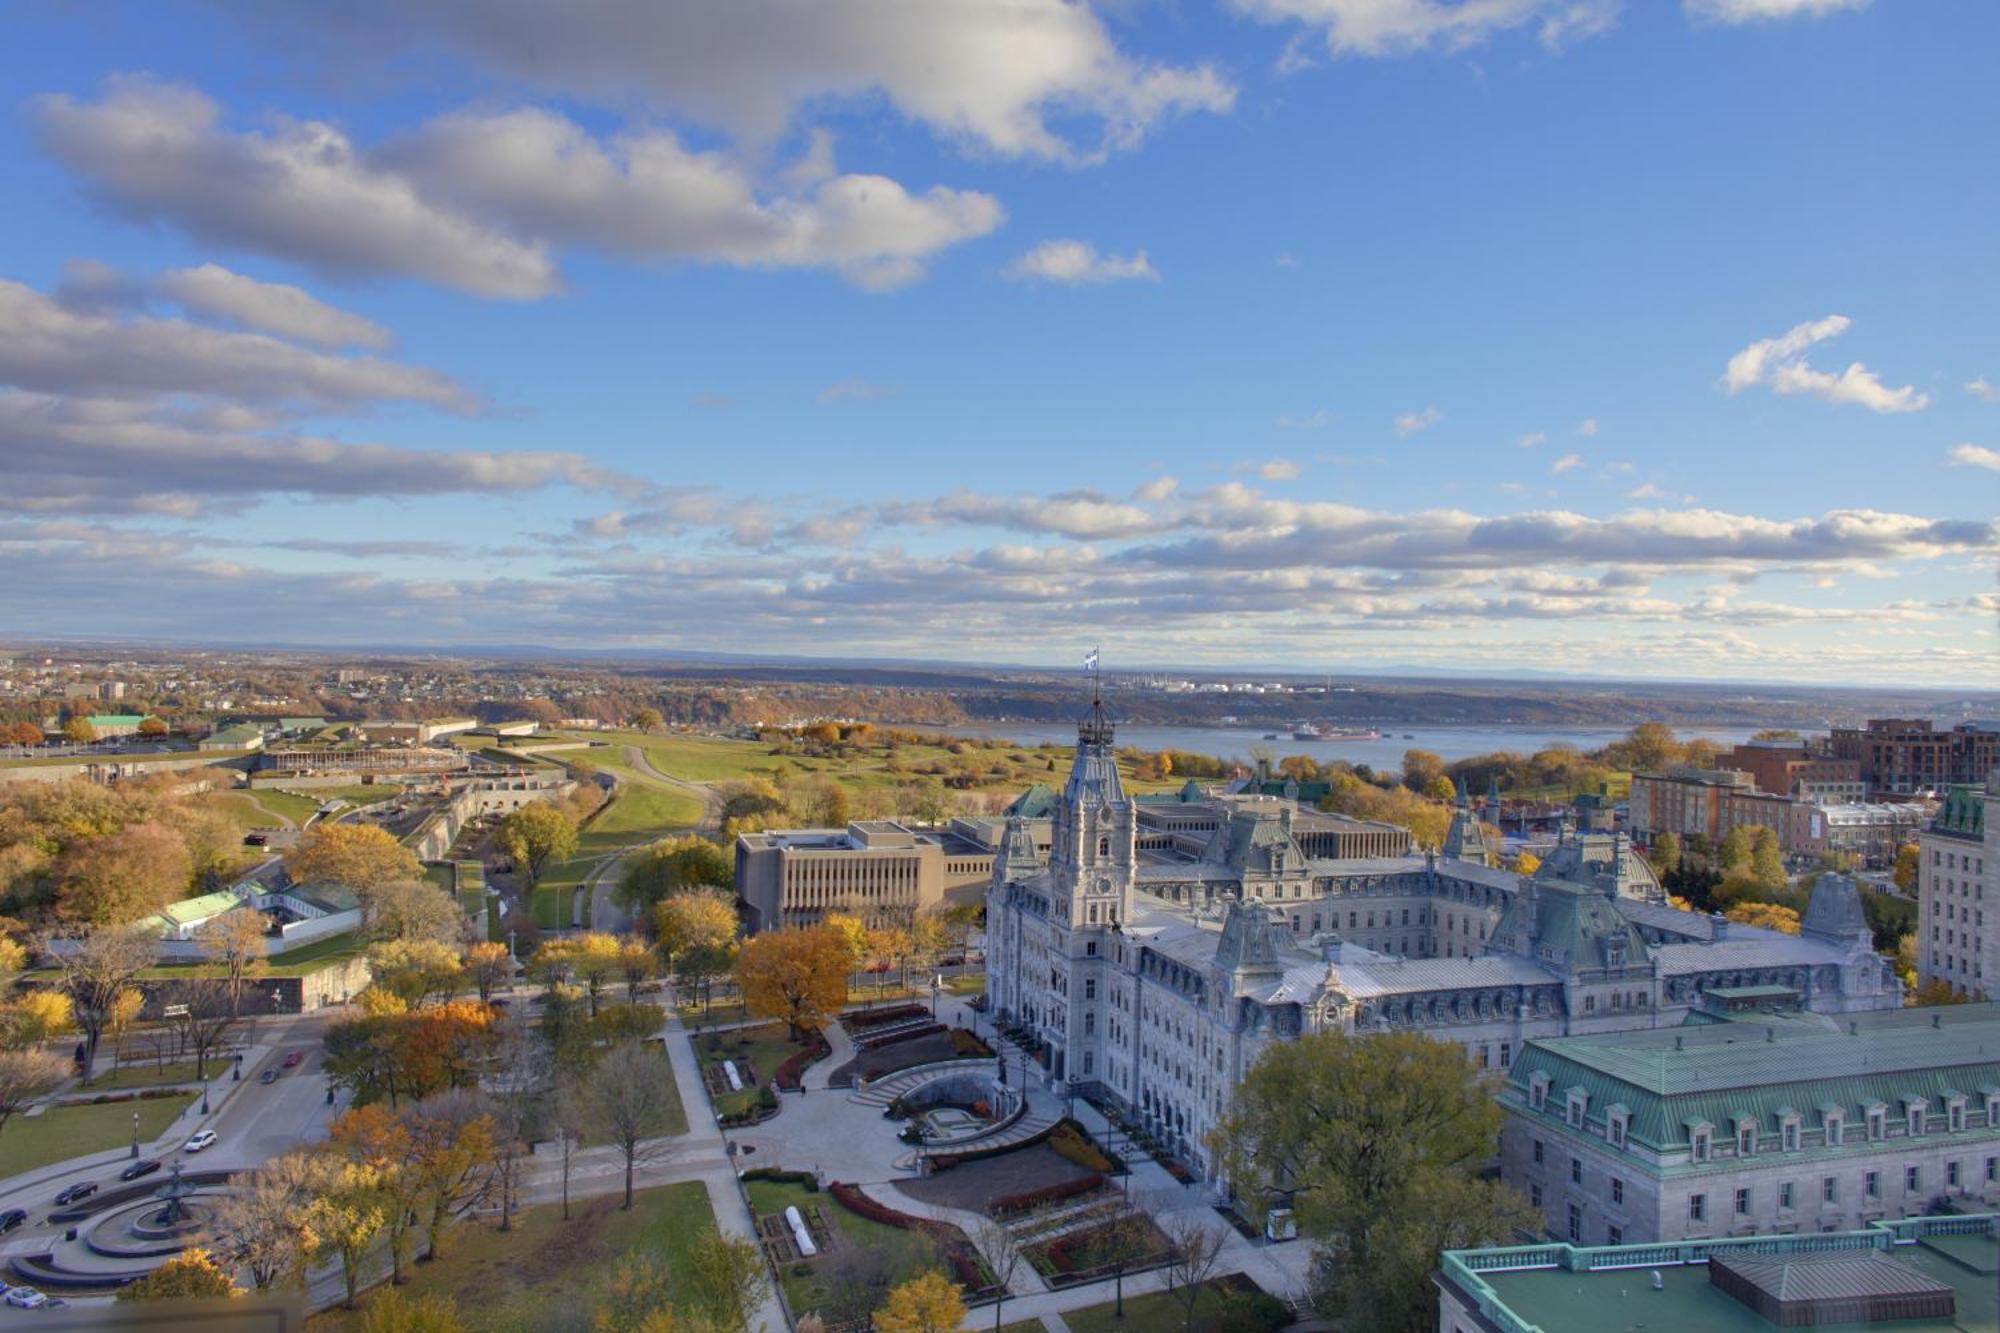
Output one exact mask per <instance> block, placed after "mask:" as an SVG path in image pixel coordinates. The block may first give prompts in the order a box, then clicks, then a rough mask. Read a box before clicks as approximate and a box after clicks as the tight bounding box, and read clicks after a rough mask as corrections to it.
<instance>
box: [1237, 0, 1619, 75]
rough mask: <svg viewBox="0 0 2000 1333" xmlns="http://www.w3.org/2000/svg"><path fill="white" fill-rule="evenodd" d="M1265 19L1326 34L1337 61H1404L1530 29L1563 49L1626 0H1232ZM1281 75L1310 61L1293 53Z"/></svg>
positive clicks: (1605, 25) (1607, 21)
mask: <svg viewBox="0 0 2000 1333" xmlns="http://www.w3.org/2000/svg"><path fill="white" fill-rule="evenodd" d="M1233 3H1234V5H1235V7H1236V8H1237V9H1239V10H1241V11H1243V12H1244V13H1247V14H1249V15H1251V16H1252V17H1253V18H1257V19H1261V20H1263V21H1265V22H1273V23H1275V22H1298V23H1304V24H1307V25H1310V26H1312V27H1315V28H1320V29H1322V30H1324V32H1325V37H1326V45H1327V49H1328V50H1329V51H1330V52H1331V53H1332V54H1334V55H1336V56H1343V55H1355V56H1400V55H1408V54H1411V53H1413V52H1417V51H1424V50H1430V49H1442V50H1447V51H1456V50H1462V49H1464V48H1466V47H1469V46H1477V45H1478V44H1480V43H1481V42H1484V41H1486V40H1487V39H1489V38H1491V37H1493V36H1494V35H1495V34H1498V33H1502V32H1508V31H1511V30H1514V29H1517V28H1531V29H1533V30H1534V32H1535V34H1536V36H1537V37H1538V38H1539V39H1540V40H1541V42H1542V43H1543V44H1544V45H1545V46H1550V47H1559V46H1562V45H1564V44H1565V43H1567V42H1570V41H1574V40H1576V39H1579V38H1584V37H1592V36H1595V35H1597V34H1598V33H1601V32H1604V31H1606V30H1607V29H1609V28H1610V27H1611V25H1612V24H1613V23H1614V22H1615V21H1616V20H1617V17H1618V10H1619V6H1620V0H1233ZM1287 52H1288V54H1287V56H1286V58H1285V61H1284V62H1282V63H1281V70H1282V71H1283V72H1291V71H1293V70H1297V69H1300V68H1305V67H1307V65H1308V64H1309V63H1310V62H1309V61H1307V60H1306V58H1305V57H1304V55H1303V53H1302V52H1292V50H1291V48H1290V47H1289V46H1288V47H1287Z"/></svg>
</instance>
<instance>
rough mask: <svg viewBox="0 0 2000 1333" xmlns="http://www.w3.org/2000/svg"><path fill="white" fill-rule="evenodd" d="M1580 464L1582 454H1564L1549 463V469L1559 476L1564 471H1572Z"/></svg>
mask: <svg viewBox="0 0 2000 1333" xmlns="http://www.w3.org/2000/svg"><path fill="white" fill-rule="evenodd" d="M1582 466H1583V455H1582V454H1564V455H1563V456H1562V457H1561V458H1558V459H1557V460H1556V461H1555V462H1553V463H1551V464H1549V471H1551V472H1553V473H1555V474H1556V475H1557V476H1561V475H1562V474H1563V473H1565V472H1570V471H1574V470H1575V469H1577V468H1580V467H1582Z"/></svg>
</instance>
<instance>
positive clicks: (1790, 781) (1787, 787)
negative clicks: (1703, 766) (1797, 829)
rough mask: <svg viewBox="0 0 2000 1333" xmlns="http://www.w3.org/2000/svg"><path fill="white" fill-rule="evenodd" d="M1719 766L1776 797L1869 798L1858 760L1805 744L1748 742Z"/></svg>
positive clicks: (1833, 799) (1722, 759)
mask: <svg viewBox="0 0 2000 1333" xmlns="http://www.w3.org/2000/svg"><path fill="white" fill-rule="evenodd" d="M1715 766H1716V767H1717V768H1718V769H1728V770H1732V771H1734V772H1738V773H1748V774H1749V775H1750V780H1751V781H1752V782H1753V783H1755V784H1756V787H1757V790H1759V791H1762V792H1769V793H1770V794H1771V795H1773V796H1799V797H1804V798H1805V799H1807V800H1813V801H1832V802H1846V801H1859V800H1861V799H1862V798H1863V797H1864V796H1866V795H1867V789H1866V787H1865V786H1864V785H1863V784H1862V781H1861V764H1860V762H1859V761H1858V760H1854V759H1833V758H1829V757H1828V756H1826V755H1824V754H1821V753H1818V752H1816V751H1814V750H1813V749H1812V748H1811V747H1809V746H1808V745H1807V744H1806V743H1805V742H1804V741H1745V742H1744V743H1743V744H1741V745H1739V746H1737V747H1736V748H1735V749H1733V750H1731V751H1730V752H1729V753H1728V754H1725V755H1721V756H1719V757H1718V758H1717V759H1716V761H1715Z"/></svg>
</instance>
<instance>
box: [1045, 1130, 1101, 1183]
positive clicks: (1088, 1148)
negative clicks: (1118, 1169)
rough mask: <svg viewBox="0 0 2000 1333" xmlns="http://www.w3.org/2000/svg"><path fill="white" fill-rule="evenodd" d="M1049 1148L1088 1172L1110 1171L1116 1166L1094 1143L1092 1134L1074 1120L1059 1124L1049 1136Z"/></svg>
mask: <svg viewBox="0 0 2000 1333" xmlns="http://www.w3.org/2000/svg"><path fill="white" fill-rule="evenodd" d="M1049 1147H1051V1148H1053V1149H1055V1150H1056V1153H1057V1154H1058V1155H1059V1156H1061V1157H1064V1158H1066V1159H1067V1160H1069V1161H1072V1162H1075V1163H1076V1164H1077V1165H1078V1166H1080V1167H1083V1168H1084V1169H1085V1170H1087V1171H1110V1170H1112V1169H1113V1168H1114V1165H1115V1164H1114V1163H1113V1162H1112V1160H1111V1158H1110V1157H1109V1156H1107V1155H1106V1154H1105V1153H1104V1152H1103V1151H1102V1150H1100V1149H1099V1148H1098V1146H1097V1144H1096V1143H1095V1142H1093V1141H1092V1139H1091V1137H1090V1132H1089V1131H1088V1130H1086V1129H1085V1128H1084V1127H1083V1126H1082V1125H1079V1124H1077V1123H1076V1121H1074V1120H1062V1121H1058V1122H1057V1124H1056V1127H1055V1129H1054V1130H1052V1131H1051V1132H1050V1134H1049Z"/></svg>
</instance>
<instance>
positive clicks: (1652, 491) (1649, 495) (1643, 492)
mask: <svg viewBox="0 0 2000 1333" xmlns="http://www.w3.org/2000/svg"><path fill="white" fill-rule="evenodd" d="M1625 498H1626V499H1628V500H1665V499H1667V498H1669V493H1668V492H1667V491H1665V490H1662V489H1661V488H1660V487H1659V486H1656V485H1654V484H1653V483H1652V482H1650V481H1642V482H1640V483H1639V484H1638V485H1637V486H1634V487H1633V488H1632V489H1631V490H1629V491H1627V492H1625Z"/></svg>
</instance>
